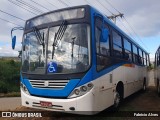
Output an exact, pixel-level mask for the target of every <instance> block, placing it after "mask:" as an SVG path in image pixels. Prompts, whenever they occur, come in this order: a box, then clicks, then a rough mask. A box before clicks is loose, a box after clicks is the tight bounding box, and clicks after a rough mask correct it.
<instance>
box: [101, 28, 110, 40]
mask: <svg viewBox="0 0 160 120" xmlns="http://www.w3.org/2000/svg"><path fill="white" fill-rule="evenodd" d="M108 36H109V30H108V29H106V28H104V29H102V37H101V42H107V40H108Z"/></svg>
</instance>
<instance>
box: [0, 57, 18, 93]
mask: <svg viewBox="0 0 160 120" xmlns="http://www.w3.org/2000/svg"><path fill="white" fill-rule="evenodd" d="M20 65H21V64H20V62H17V61H14V60H6V59H0V93H10V92H19V91H20V88H19V86H20V85H19V84H20Z"/></svg>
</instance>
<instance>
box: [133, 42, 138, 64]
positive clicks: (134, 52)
mask: <svg viewBox="0 0 160 120" xmlns="http://www.w3.org/2000/svg"><path fill="white" fill-rule="evenodd" d="M133 61H134V63H138V50H137V47H136V46H135V45H133Z"/></svg>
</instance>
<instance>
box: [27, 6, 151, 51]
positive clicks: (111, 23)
mask: <svg viewBox="0 0 160 120" xmlns="http://www.w3.org/2000/svg"><path fill="white" fill-rule="evenodd" d="M81 7H89V8H91V9H92V10H93V11H95V12H97V13H98V14H101V15H103V17H104V19H105V21H106V22H107V23H108V24H109V25H110V26H112V27H113V28H114V29H116V30H118V31H119V32H120V33H121V34H122V35H123V36H125V37H126V38H127V39H129V40H130V41H131V42H132V43H134V44H135V45H136V46H138V47H139V48H141V49H142V50H143V51H144V52H146V53H147V54H149V53H148V52H147V51H146V50H145V49H143V48H142V47H141V46H140V45H139V44H138V43H136V42H135V41H134V40H133V39H132V38H131V37H129V36H128V35H127V34H126V33H125V32H123V31H122V30H121V29H120V28H119V27H118V26H116V25H115V24H114V23H113V22H112V21H110V20H109V19H108V18H107V16H106V15H105V14H104V13H101V12H100V11H99V10H97V9H96V8H95V7H93V6H90V5H80V6H73V7H67V8H62V9H57V10H54V11H50V12H47V13H44V14H41V15H38V16H35V17H33V18H31V19H28V20H27V21H30V20H33V19H35V18H38V17H40V16H43V15H47V14H49V13H53V12H58V11H64V10H69V9H74V8H81ZM27 21H26V23H27Z"/></svg>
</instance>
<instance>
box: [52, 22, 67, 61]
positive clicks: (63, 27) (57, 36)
mask: <svg viewBox="0 0 160 120" xmlns="http://www.w3.org/2000/svg"><path fill="white" fill-rule="evenodd" d="M66 29H67V21H66V20H63V21H62V23H61V25H60V26H59V28H58V31H57V32H56V33H55V36H54V41H53V44H52V46H53V49H52V59H53V56H54V51H55V47H56V46H57V44H58V41H61V40H62V38H63V35H64V33H65V31H66Z"/></svg>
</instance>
